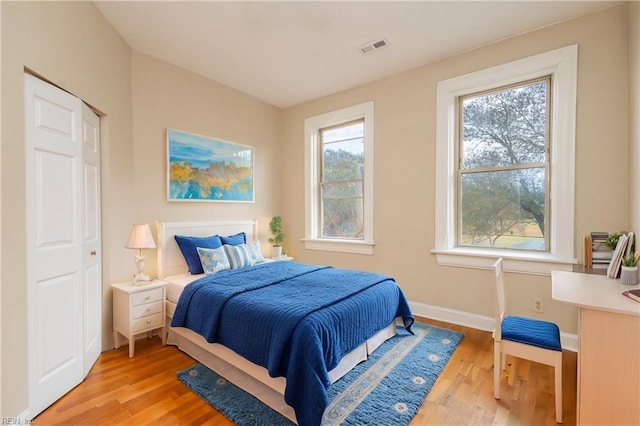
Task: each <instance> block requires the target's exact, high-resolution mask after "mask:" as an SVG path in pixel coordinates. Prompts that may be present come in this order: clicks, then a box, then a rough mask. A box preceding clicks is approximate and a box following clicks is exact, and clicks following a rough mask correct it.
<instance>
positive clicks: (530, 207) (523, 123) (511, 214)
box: [457, 77, 551, 251]
mask: <svg viewBox="0 0 640 426" xmlns="http://www.w3.org/2000/svg"><path fill="white" fill-rule="evenodd" d="M550 86H551V78H550V77H543V78H541V79H536V80H534V81H528V82H524V83H521V84H517V85H513V86H509V87H500V88H497V89H495V90H491V91H489V92H483V93H473V94H469V95H465V96H460V97H459V98H458V112H459V116H458V117H459V118H458V125H459V132H458V138H457V139H458V145H457V147H458V153H459V159H458V180H457V196H458V200H457V201H458V208H457V211H458V223H457V243H458V244H457V245H458V246H460V247H467V246H468V247H494V248H504V249H510V250H533V251H547V250H548V247H549V238H548V237H549V233H548V232H546V229H545V228H546V224H547V223H548V222H549V219H548V209H547V207H548V205H549V202H548V195H549V191H548V190H547V188H548V187H549V185H548V184H547V182H548V177H549V161H548V157H549V155H548V154H549V143H548V140H549V132H548V123H549V106H550V103H551V99H550V92H549V89H550Z"/></svg>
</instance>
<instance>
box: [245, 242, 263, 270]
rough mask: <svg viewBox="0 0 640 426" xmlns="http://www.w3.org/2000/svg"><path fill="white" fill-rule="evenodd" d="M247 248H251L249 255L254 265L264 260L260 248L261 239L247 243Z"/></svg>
mask: <svg viewBox="0 0 640 426" xmlns="http://www.w3.org/2000/svg"><path fill="white" fill-rule="evenodd" d="M247 249H249V257H250V258H251V261H252V262H253V264H254V265H255V264H256V263H262V262H264V256H262V250H261V249H260V241H258V240H256V241H254V242H252V243H249V244H247Z"/></svg>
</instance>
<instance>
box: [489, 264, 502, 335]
mask: <svg viewBox="0 0 640 426" xmlns="http://www.w3.org/2000/svg"><path fill="white" fill-rule="evenodd" d="M491 271H492V272H493V278H494V280H495V301H494V316H495V329H494V331H493V338H494V339H495V340H498V341H500V340H501V339H502V328H501V324H502V318H503V317H504V311H505V302H504V281H503V279H502V258H500V259H498V260H496V262H495V263H494V264H493V265H491Z"/></svg>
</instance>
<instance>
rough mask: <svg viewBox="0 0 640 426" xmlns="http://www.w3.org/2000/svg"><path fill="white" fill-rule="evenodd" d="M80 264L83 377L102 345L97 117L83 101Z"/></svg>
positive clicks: (98, 123) (98, 126) (98, 125)
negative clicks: (81, 277) (81, 268)
mask: <svg viewBox="0 0 640 426" xmlns="http://www.w3.org/2000/svg"><path fill="white" fill-rule="evenodd" d="M82 160H83V175H82V179H83V182H82V183H83V187H84V197H83V200H84V205H83V206H82V215H83V220H82V244H83V248H82V267H83V274H84V276H83V282H84V283H83V285H84V291H83V294H84V300H83V309H84V313H83V319H84V324H83V326H84V338H83V342H84V354H83V357H84V362H83V364H84V368H83V374H82V376H83V377H85V376H86V375H87V374H88V373H89V370H90V369H91V367H93V364H94V363H95V362H96V360H97V359H98V356H99V355H100V352H101V349H102V269H101V262H100V258H101V253H100V250H101V245H100V242H101V238H100V237H101V229H100V224H101V221H100V119H99V118H98V116H97V115H95V114H94V113H93V111H91V109H89V107H88V106H86V105H85V104H84V103H82Z"/></svg>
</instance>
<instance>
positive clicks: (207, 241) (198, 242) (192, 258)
mask: <svg viewBox="0 0 640 426" xmlns="http://www.w3.org/2000/svg"><path fill="white" fill-rule="evenodd" d="M175 239H176V242H177V243H178V246H179V247H180V251H182V255H183V256H184V260H185V261H186V262H187V266H188V267H189V272H190V273H192V274H194V275H196V274H201V273H202V272H204V271H203V269H202V263H201V262H200V256H198V251H197V250H196V248H197V247H202V248H210V249H214V248H218V247H222V240H221V239H220V237H219V236H218V235H211V236H209V237H188V236H185V235H175Z"/></svg>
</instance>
